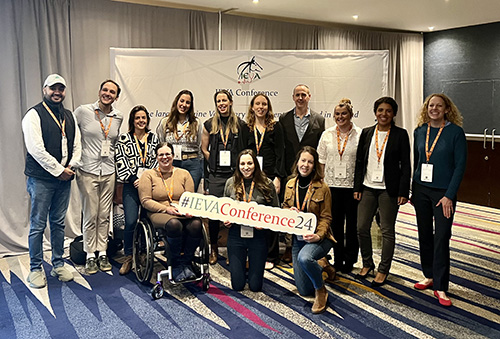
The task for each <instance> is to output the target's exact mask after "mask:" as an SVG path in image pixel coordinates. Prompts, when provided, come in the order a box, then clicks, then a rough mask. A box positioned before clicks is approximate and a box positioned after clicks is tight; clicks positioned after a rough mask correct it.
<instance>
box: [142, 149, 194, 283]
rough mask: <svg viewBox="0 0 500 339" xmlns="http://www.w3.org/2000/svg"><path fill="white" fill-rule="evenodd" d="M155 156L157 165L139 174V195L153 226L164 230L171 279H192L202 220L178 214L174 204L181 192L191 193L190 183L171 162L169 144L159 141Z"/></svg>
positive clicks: (192, 183) (172, 152)
mask: <svg viewBox="0 0 500 339" xmlns="http://www.w3.org/2000/svg"><path fill="white" fill-rule="evenodd" d="M156 158H157V160H158V168H155V169H150V170H147V171H145V172H144V173H143V175H142V176H141V179H140V181H139V198H140V200H141V204H142V206H143V207H144V208H145V209H147V210H148V217H149V219H150V220H151V223H152V224H153V225H154V227H155V228H163V229H164V230H165V233H166V240H167V243H168V246H169V248H170V255H171V256H170V258H168V259H169V261H170V265H171V266H172V278H173V279H174V282H176V283H179V282H182V281H185V280H191V279H195V278H196V274H195V273H194V271H193V268H192V266H191V262H192V260H193V257H194V252H195V250H196V248H197V247H198V245H199V244H200V241H201V238H202V236H203V235H202V223H201V220H200V219H199V218H193V217H191V216H188V215H186V216H184V215H181V214H180V213H179V211H178V210H177V207H176V206H175V204H177V203H178V202H179V198H180V197H181V195H182V193H184V192H185V191H188V192H194V182H193V179H192V178H191V175H190V174H189V172H188V171H186V170H185V169H182V168H177V167H174V166H173V165H172V163H173V158H174V148H173V147H172V145H171V144H169V143H166V142H162V143H160V144H159V145H158V148H157V149H156ZM181 252H182V253H184V254H183V255H181Z"/></svg>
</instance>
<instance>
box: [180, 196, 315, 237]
mask: <svg viewBox="0 0 500 339" xmlns="http://www.w3.org/2000/svg"><path fill="white" fill-rule="evenodd" d="M176 207H177V209H178V211H179V213H181V214H189V215H192V216H195V217H201V218H209V219H212V220H220V221H229V222H230V223H232V224H240V225H246V226H251V227H261V228H266V229H269V230H272V231H275V232H286V233H290V234H296V235H305V234H314V232H315V231H316V225H317V219H316V215H315V214H313V213H306V212H297V211H292V210H290V209H283V208H279V207H271V206H265V205H260V204H257V203H256V202H254V201H252V202H244V201H236V200H233V199H231V198H217V197H215V196H213V195H204V194H199V193H191V192H184V193H182V195H181V198H180V199H179V203H178V204H176Z"/></svg>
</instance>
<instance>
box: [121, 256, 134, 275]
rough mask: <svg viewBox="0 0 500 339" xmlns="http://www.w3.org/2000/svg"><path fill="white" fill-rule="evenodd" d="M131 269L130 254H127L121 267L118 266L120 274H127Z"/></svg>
mask: <svg viewBox="0 0 500 339" xmlns="http://www.w3.org/2000/svg"><path fill="white" fill-rule="evenodd" d="M131 269H132V256H131V255H127V256H126V257H125V260H124V261H123V264H122V267H120V275H124V274H127V273H128V272H130V270H131Z"/></svg>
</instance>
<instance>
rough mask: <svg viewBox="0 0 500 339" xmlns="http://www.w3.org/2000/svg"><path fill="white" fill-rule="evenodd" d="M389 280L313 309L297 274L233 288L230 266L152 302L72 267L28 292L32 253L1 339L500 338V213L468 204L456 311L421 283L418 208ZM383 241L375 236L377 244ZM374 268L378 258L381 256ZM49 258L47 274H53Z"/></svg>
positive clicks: (406, 220)
mask: <svg viewBox="0 0 500 339" xmlns="http://www.w3.org/2000/svg"><path fill="white" fill-rule="evenodd" d="M396 232H397V235H396V243H397V245H396V252H395V255H394V261H393V266H392V269H391V274H390V276H389V278H388V283H387V284H386V285H385V286H383V287H382V288H378V289H377V290H374V289H372V288H371V287H370V282H371V280H372V278H369V279H367V280H366V281H359V280H356V279H354V273H357V271H358V269H359V266H360V261H359V262H358V264H357V266H358V268H357V269H356V268H355V270H354V271H353V273H352V274H340V275H339V279H338V280H337V281H336V283H335V284H330V285H328V291H329V308H328V310H327V312H325V313H323V314H321V315H313V314H311V312H310V308H311V303H312V298H303V297H301V296H299V295H298V294H297V290H296V289H295V286H294V284H293V275H292V268H291V267H289V266H279V267H277V268H275V269H273V270H272V271H268V272H266V273H265V278H266V280H265V283H264V288H263V292H260V293H253V292H250V291H248V290H245V291H243V292H234V291H233V290H231V289H230V288H229V286H230V281H229V272H228V270H227V266H226V265H225V261H224V260H222V257H221V260H219V264H217V265H215V266H212V267H211V271H210V273H211V275H212V279H213V281H212V283H211V286H210V289H209V291H208V292H203V291H202V289H201V286H200V285H196V284H185V285H181V286H175V287H173V286H168V287H167V290H166V292H167V293H166V294H165V296H164V297H163V298H162V299H160V300H156V301H153V300H152V299H151V297H150V294H149V291H150V288H151V286H144V285H141V284H139V283H137V282H136V280H135V276H134V275H133V274H128V275H126V276H120V275H118V269H119V267H120V264H119V262H118V261H120V260H121V258H116V260H117V261H113V270H112V272H110V273H97V274H95V275H92V276H87V275H85V274H82V272H83V271H82V267H76V268H75V267H73V266H71V263H70V262H69V261H68V265H69V266H70V269H71V270H72V271H73V274H74V276H75V280H74V281H73V282H69V283H61V282H59V281H58V280H57V279H55V278H52V277H50V275H49V276H48V277H47V280H48V288H44V289H41V290H34V289H30V288H28V287H27V283H26V282H25V277H26V276H27V275H28V271H29V260H28V257H27V255H20V256H15V257H5V258H2V259H0V271H1V272H2V274H1V275H0V286H1V288H0V314H1V318H0V338H68V339H69V338H122V339H123V338H194V337H198V338H238V339H242V338H315V337H317V338H500V273H499V271H500V237H499V235H500V211H499V210H495V209H489V208H484V207H478V206H474V205H468V204H463V203H461V204H459V205H458V208H457V215H456V218H455V225H454V228H453V237H452V241H451V246H452V252H451V260H452V265H451V284H450V291H449V296H450V297H451V299H452V301H453V306H452V307H450V308H445V307H442V306H440V305H439V304H438V302H437V299H436V298H435V297H434V296H433V294H432V291H429V290H427V291H417V290H415V289H414V288H413V284H414V283H415V282H416V281H418V280H420V279H421V278H422V273H421V272H420V265H419V254H418V242H417V230H416V225H415V216H414V210H413V208H412V207H411V206H410V205H407V206H404V207H403V208H401V210H400V213H399V217H398V221H397V225H396ZM375 238H376V237H375ZM375 253H376V255H375V261H376V262H377V261H378V259H379V256H378V255H379V251H378V250H376V251H375ZM49 256H50V254H47V257H46V258H45V259H46V263H44V269H45V271H46V272H50V269H51V267H50V264H49V263H50V257H49Z"/></svg>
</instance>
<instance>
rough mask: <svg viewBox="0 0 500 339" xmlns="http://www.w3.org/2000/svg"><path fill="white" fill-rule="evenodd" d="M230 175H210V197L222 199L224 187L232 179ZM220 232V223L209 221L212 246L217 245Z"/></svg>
mask: <svg viewBox="0 0 500 339" xmlns="http://www.w3.org/2000/svg"><path fill="white" fill-rule="evenodd" d="M231 175H232V174H230V173H222V174H219V173H216V174H215V175H214V174H212V173H210V175H209V176H208V193H209V194H210V195H213V196H216V197H218V198H221V197H222V196H223V195H224V187H225V185H226V181H227V179H229V178H230V177H231ZM219 230H220V221H219V220H211V219H210V220H209V221H208V231H209V235H210V244H211V245H217V241H218V240H219Z"/></svg>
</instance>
